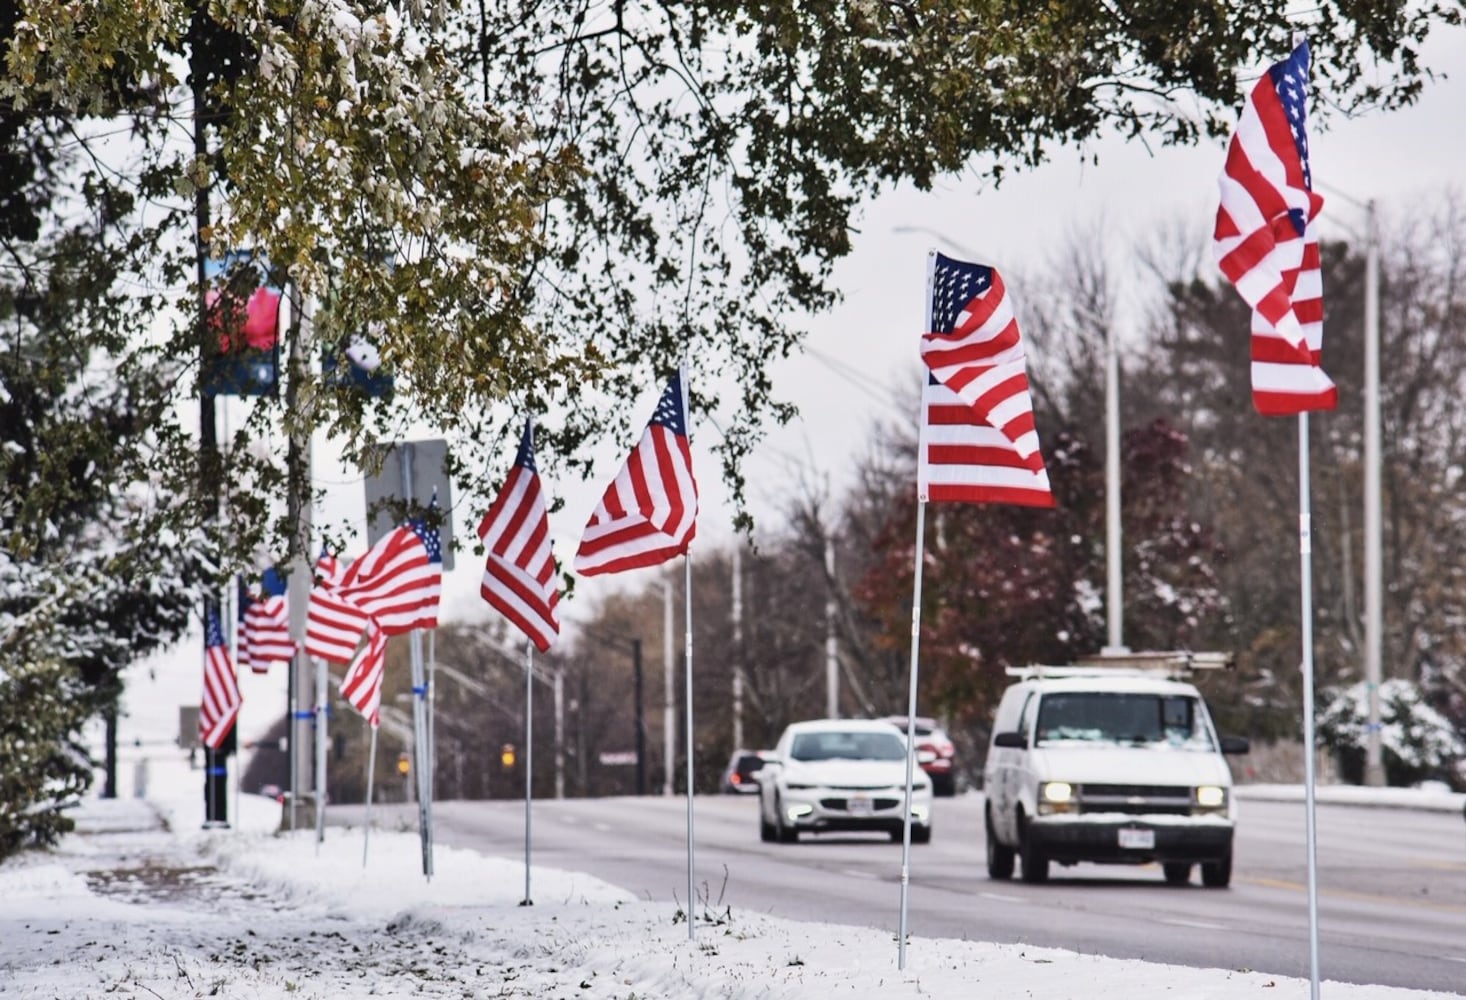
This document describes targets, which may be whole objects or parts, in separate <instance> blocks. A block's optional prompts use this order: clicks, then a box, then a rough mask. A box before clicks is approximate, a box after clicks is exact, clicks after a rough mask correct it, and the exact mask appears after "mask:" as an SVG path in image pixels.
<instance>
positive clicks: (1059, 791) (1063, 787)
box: [1038, 781, 1074, 815]
mask: <svg viewBox="0 0 1466 1000" xmlns="http://www.w3.org/2000/svg"><path fill="white" fill-rule="evenodd" d="M1038 811H1039V815H1046V814H1050V813H1066V812H1073V811H1074V786H1073V785H1071V784H1069V782H1067V781H1045V782H1044V783H1043V784H1042V785H1040V786H1039V790H1038Z"/></svg>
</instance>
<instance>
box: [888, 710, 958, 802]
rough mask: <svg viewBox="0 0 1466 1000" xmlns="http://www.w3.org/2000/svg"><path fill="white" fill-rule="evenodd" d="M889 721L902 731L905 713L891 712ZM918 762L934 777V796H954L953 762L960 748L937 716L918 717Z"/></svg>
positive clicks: (954, 771)
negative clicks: (935, 717)
mask: <svg viewBox="0 0 1466 1000" xmlns="http://www.w3.org/2000/svg"><path fill="white" fill-rule="evenodd" d="M886 721H887V722H889V723H891V725H893V726H895V727H896V728H897V729H899V730H901V731H902V732H903V733H904V732H906V716H904V715H888V716H886ZM915 730H916V762H917V763H918V764H920V765H921V769H922V770H923V771H925V772H926V774H927V777H929V778H931V780H932V794H933V795H953V794H955V793H956V791H957V766H956V763H955V762H954V761H953V757H954V756H955V755H956V752H957V748H956V747H954V746H953V745H952V741H951V739H949V738H948V737H947V733H946V731H945V730H943V729H942V727H941V726H939V725H937V722H936V720H935V719H928V718H925V717H923V716H920V715H918V716H917V717H916V726H915Z"/></svg>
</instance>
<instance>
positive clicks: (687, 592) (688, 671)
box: [682, 390, 697, 941]
mask: <svg viewBox="0 0 1466 1000" xmlns="http://www.w3.org/2000/svg"><path fill="white" fill-rule="evenodd" d="M684 391H685V390H684ZM684 412H685V410H684ZM682 562H683V565H684V566H685V568H686V576H685V578H684V583H683V590H682V607H683V614H684V618H685V620H686V623H687V630H686V633H685V636H684V639H683V648H684V650H685V653H684V654H683V656H684V659H685V660H686V662H685V663H684V664H683V666H684V667H685V675H686V687H687V713H686V714H687V719H686V721H685V723H684V725H683V728H684V729H686V730H687V765H686V766H687V939H688V940H689V941H690V940H692V938H693V937H694V934H695V930H696V926H697V918H696V906H695V905H694V904H695V903H696V902H697V899H696V897H695V896H694V895H693V894H692V869H693V853H694V851H693V840H692V772H693V767H692V764H693V761H692V548H691V546H689V547H688V549H687V553H686V554H685V555H684V556H683V557H682Z"/></svg>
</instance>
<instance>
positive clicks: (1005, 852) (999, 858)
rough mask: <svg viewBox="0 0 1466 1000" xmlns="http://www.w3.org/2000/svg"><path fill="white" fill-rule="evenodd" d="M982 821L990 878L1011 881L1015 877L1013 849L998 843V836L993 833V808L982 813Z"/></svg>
mask: <svg viewBox="0 0 1466 1000" xmlns="http://www.w3.org/2000/svg"><path fill="white" fill-rule="evenodd" d="M982 819H983V827H984V834H985V835H986V837H987V845H988V878H996V879H1010V878H1012V877H1013V848H1011V847H1009V846H1007V845H1006V844H1000V843H998V835H997V834H996V833H994V832H993V813H992V809H991V808H987V809H984V810H983V811H982Z"/></svg>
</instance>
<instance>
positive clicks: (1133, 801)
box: [1077, 784, 1192, 816]
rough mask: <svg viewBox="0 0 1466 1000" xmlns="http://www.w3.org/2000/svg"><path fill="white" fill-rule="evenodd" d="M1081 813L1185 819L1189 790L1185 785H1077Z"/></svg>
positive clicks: (1188, 807)
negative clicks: (1149, 814) (1178, 817)
mask: <svg viewBox="0 0 1466 1000" xmlns="http://www.w3.org/2000/svg"><path fill="white" fill-rule="evenodd" d="M1077 791H1078V796H1077V798H1078V800H1079V811H1080V812H1081V813H1127V814H1130V815H1141V814H1145V813H1153V814H1156V813H1158V814H1161V815H1170V816H1188V815H1190V813H1191V805H1192V803H1191V797H1192V796H1191V789H1190V788H1189V787H1188V786H1186V785H1102V784H1093V785H1080V786H1079V788H1078V790H1077Z"/></svg>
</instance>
